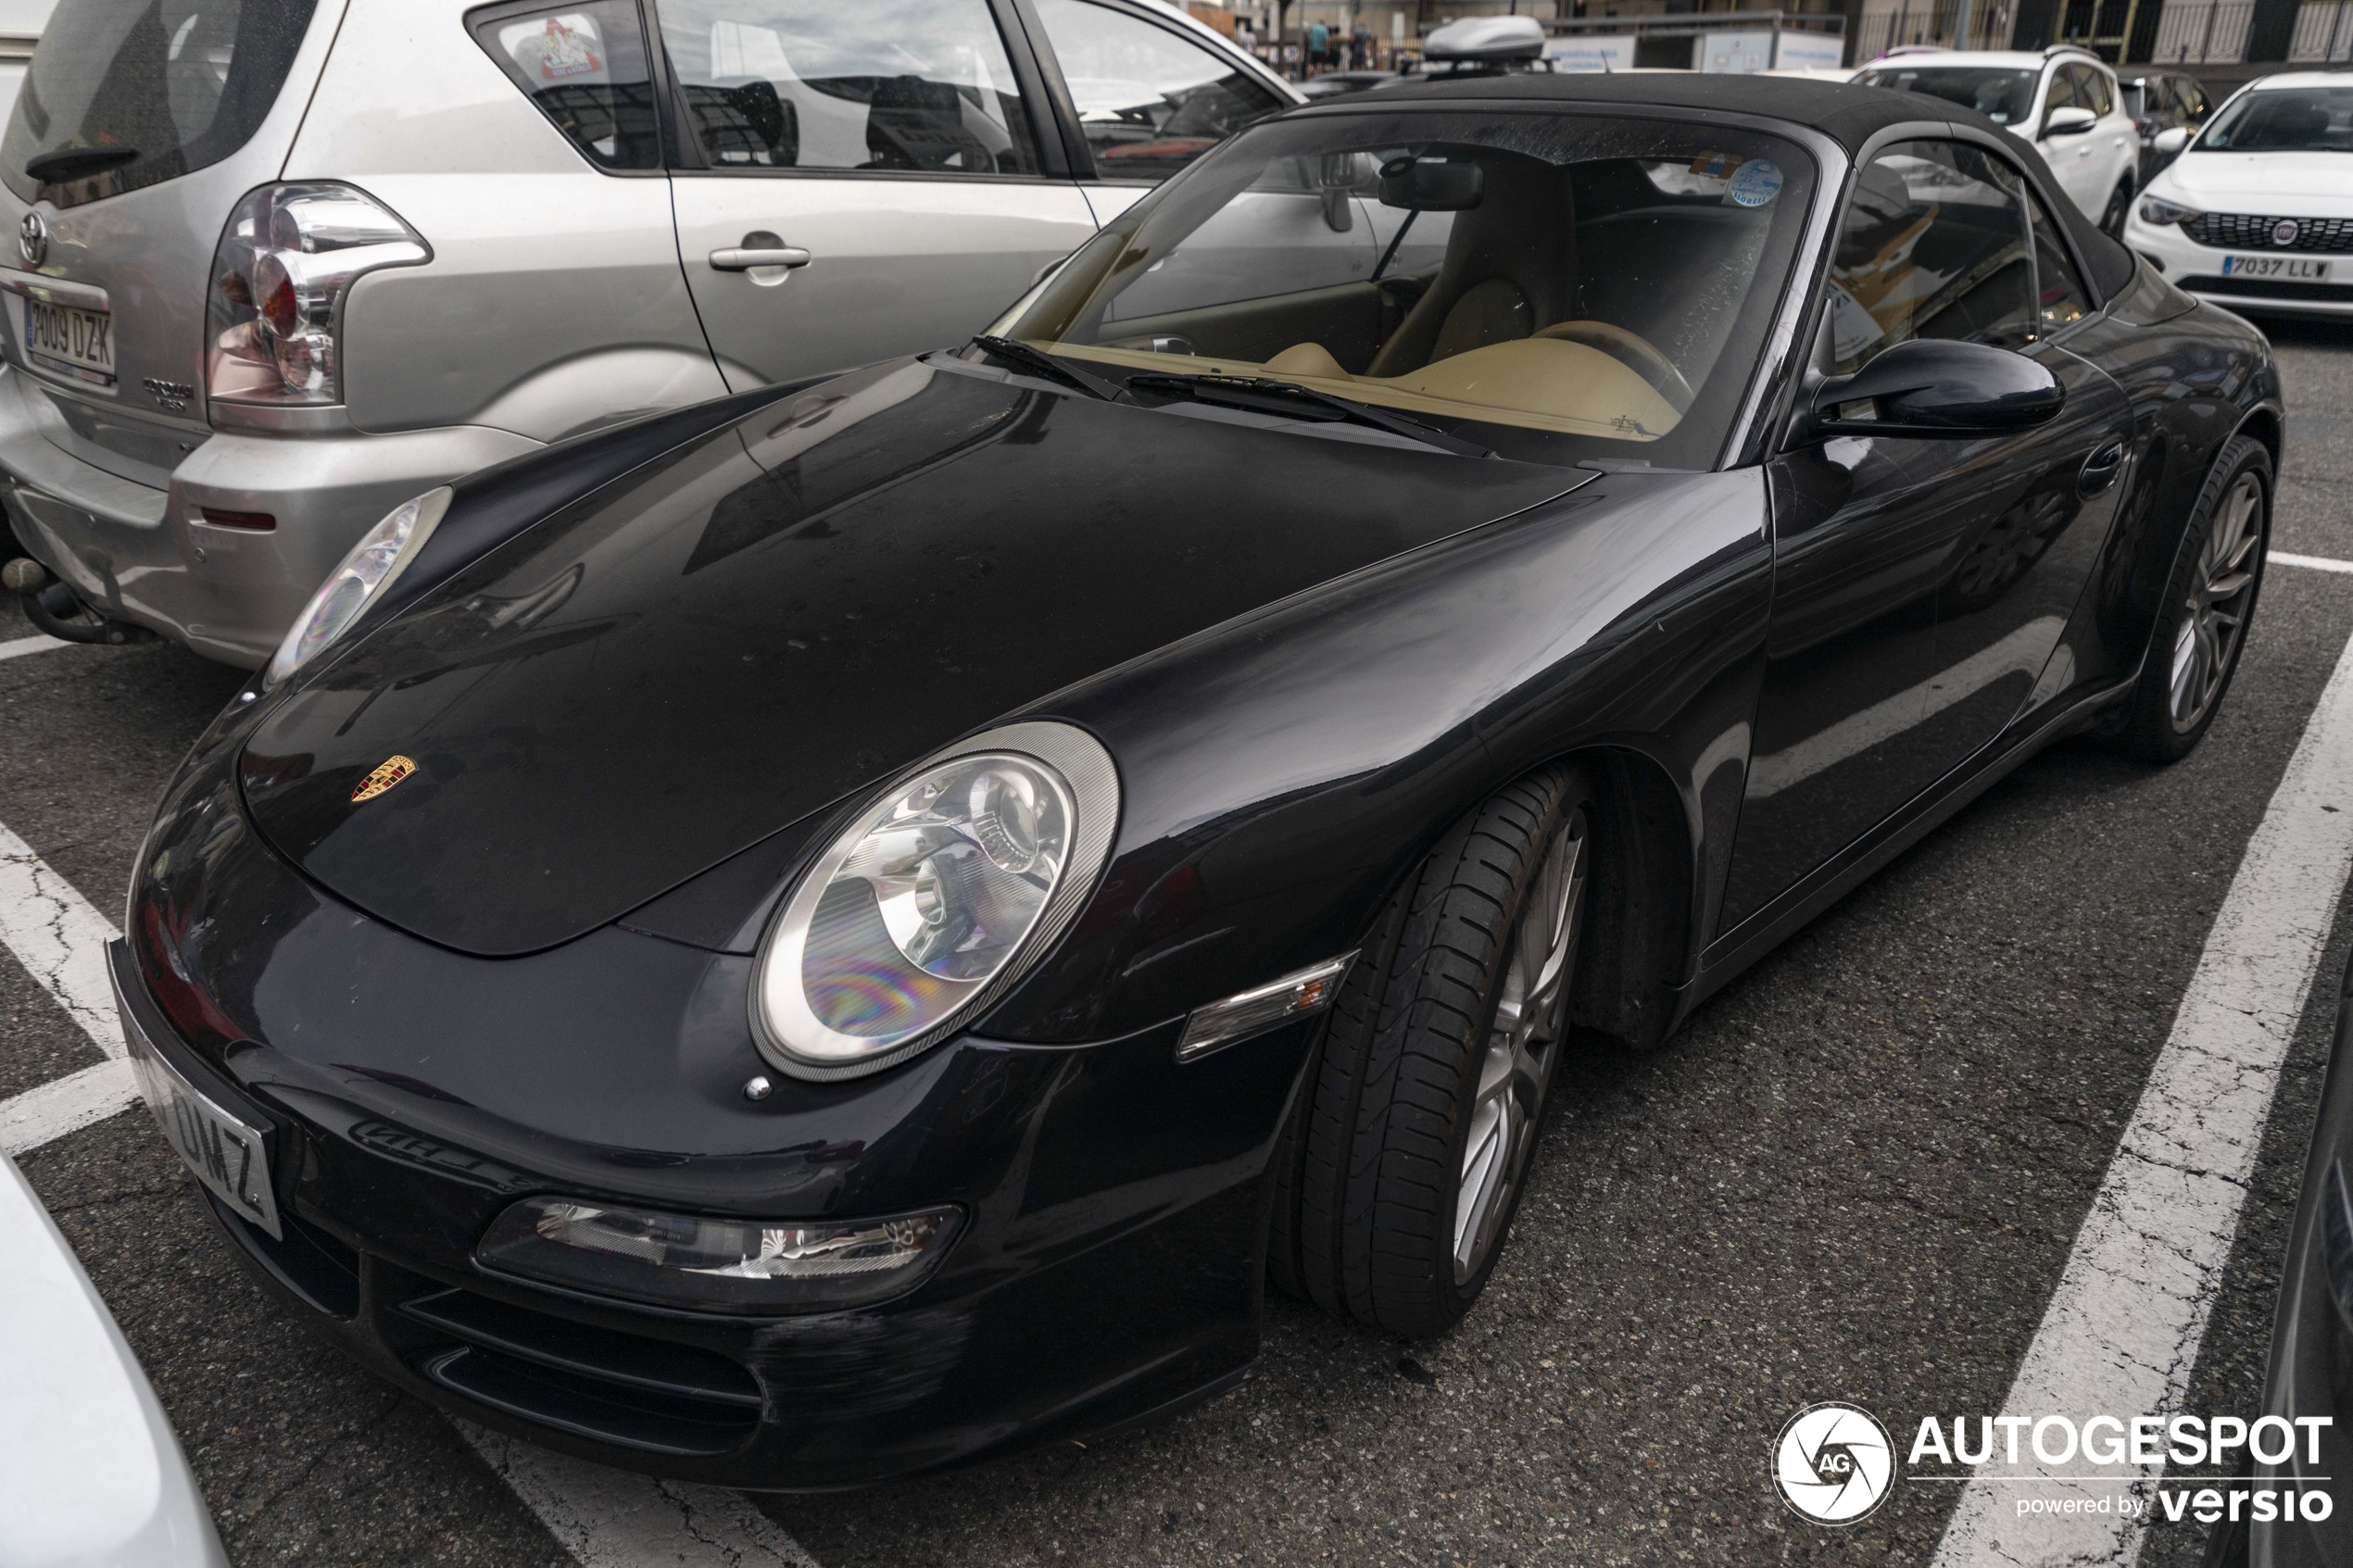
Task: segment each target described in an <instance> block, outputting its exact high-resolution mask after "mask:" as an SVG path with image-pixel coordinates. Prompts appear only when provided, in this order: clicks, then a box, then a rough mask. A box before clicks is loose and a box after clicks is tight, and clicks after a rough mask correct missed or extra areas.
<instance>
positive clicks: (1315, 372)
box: [1038, 337, 1682, 441]
mask: <svg viewBox="0 0 2353 1568" xmlns="http://www.w3.org/2000/svg"><path fill="white" fill-rule="evenodd" d="M1038 347H1040V348H1043V349H1045V350H1046V351H1047V352H1048V353H1050V354H1062V355H1067V356H1069V357H1070V358H1074V359H1091V360H1094V361H1097V362H1099V363H1101V364H1108V365H1120V366H1125V367H1126V368H1128V369H1131V370H1174V371H1177V372H1179V373H1183V374H1189V375H1219V376H1255V375H1268V376H1277V377H1280V378H1281V379H1282V380H1284V381H1291V382H1297V383H1299V384H1300V385H1302V386H1309V387H1315V388H1316V389H1317V390H1319V391H1323V392H1329V393H1332V394H1334V395H1338V396H1341V397H1353V398H1355V399H1356V400H1357V401H1359V402H1362V403H1372V404H1377V405H1378V406H1379V407H1381V408H1395V409H1397V410H1399V411H1400V412H1402V413H1420V414H1437V415H1440V416H1441V417H1444V418H1449V419H1458V420H1500V422H1503V423H1507V424H1516V425H1527V426H1529V427H1531V428H1534V429H1537V430H1556V431H1561V432H1564V433H1568V434H1572V435H1594V436H1601V437H1604V438H1606V439H1608V440H1612V441H1655V440H1657V439H1658V438H1659V437H1660V436H1662V435H1665V434H1666V433H1667V432H1668V431H1670V430H1673V429H1674V428H1675V425H1676V423H1677V421H1678V420H1680V419H1681V417H1682V416H1681V415H1680V414H1679V413H1678V412H1677V411H1676V409H1675V407H1674V405H1672V404H1670V403H1669V402H1667V399H1666V398H1664V397H1662V396H1660V395H1659V394H1658V393H1657V392H1656V391H1655V389H1654V388H1653V387H1652V386H1651V384H1650V383H1648V382H1646V381H1644V380H1643V379H1642V376H1641V374H1640V373H1638V372H1637V371H1635V370H1630V369H1629V368H1628V367H1627V366H1626V365H1624V364H1622V363H1620V362H1619V361H1618V360H1617V359H1616V358H1613V357H1611V356H1610V355H1608V354H1604V352H1602V351H1601V350H1600V349H1598V348H1594V347H1592V346H1591V345H1587V344H1582V343H1576V342H1572V341H1569V340H1567V339H1565V338H1554V337H1527V338H1517V339H1514V340H1512V341H1510V342H1505V343H1491V344H1489V345H1487V346H1485V347H1484V348H1472V349H1467V350H1466V351H1465V352H1463V353H1460V354H1455V355H1452V356H1450V357H1449V358H1443V359H1438V360H1433V361H1432V362H1431V363H1429V364H1427V365H1424V366H1421V367H1420V368H1419V369H1416V370H1408V371H1406V372H1405V373H1404V374H1403V375H1397V376H1352V375H1350V374H1349V373H1348V372H1347V371H1346V370H1342V369H1340V364H1339V362H1338V361H1337V360H1335V359H1334V358H1332V356H1331V355H1330V353H1328V352H1327V350H1326V349H1324V348H1323V347H1322V345H1318V344H1313V343H1302V344H1295V345H1292V346H1290V347H1289V348H1286V349H1284V350H1283V351H1282V352H1281V353H1279V354H1277V355H1275V356H1274V357H1273V358H1269V359H1267V360H1265V361H1264V362H1259V361H1253V360H1248V359H1229V358H1217V357H1213V356H1202V355H1190V354H1154V353H1151V352H1148V351H1146V350H1143V349H1133V348H1099V347H1096V346H1094V345H1090V344H1076V343H1041V344H1039V345H1038Z"/></svg>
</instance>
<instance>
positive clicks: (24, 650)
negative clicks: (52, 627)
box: [0, 637, 73, 659]
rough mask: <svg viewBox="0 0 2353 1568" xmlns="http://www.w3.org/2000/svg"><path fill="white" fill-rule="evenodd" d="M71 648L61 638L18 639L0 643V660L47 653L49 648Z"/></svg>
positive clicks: (69, 644)
mask: <svg viewBox="0 0 2353 1568" xmlns="http://www.w3.org/2000/svg"><path fill="white" fill-rule="evenodd" d="M71 646H73V645H72V644H71V643H69V642H67V641H66V640H65V639H63V638H62V637H19V638H17V639H16V640H15V641H14V642H8V643H0V659H18V658H21V657H22V656H23V655H25V654H29V653H47V652H48V651H49V650H50V649H51V648H69V647H71Z"/></svg>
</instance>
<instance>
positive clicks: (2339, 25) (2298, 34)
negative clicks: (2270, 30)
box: [2287, 0, 2353, 64]
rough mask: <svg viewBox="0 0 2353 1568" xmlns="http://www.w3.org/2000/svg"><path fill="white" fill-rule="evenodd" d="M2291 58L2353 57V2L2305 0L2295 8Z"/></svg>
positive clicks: (2307, 61)
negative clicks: (2294, 28) (2349, 3)
mask: <svg viewBox="0 0 2353 1568" xmlns="http://www.w3.org/2000/svg"><path fill="white" fill-rule="evenodd" d="M2287 57H2288V58H2289V59H2290V60H2291V61H2295V62H2298V63H2304V64H2316V63H2321V62H2330V63H2334V62H2336V61H2341V60H2346V59H2353V5H2347V3H2346V0H2305V4H2303V5H2301V6H2297V7H2296V31H2295V33H2294V34H2293V35H2292V36H2291V37H2290V38H2289V40H2288V45H2287Z"/></svg>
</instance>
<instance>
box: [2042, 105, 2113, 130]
mask: <svg viewBox="0 0 2353 1568" xmlns="http://www.w3.org/2000/svg"><path fill="white" fill-rule="evenodd" d="M2099 122H2100V117H2099V116H2098V115H2095V114H2094V113H2093V112H2092V111H2091V110H2089V109H2083V108H2075V107H2068V108H2063V109H2053V110H2052V111H2051V112H2050V113H2049V114H2048V115H2047V116H2045V118H2044V120H2043V134H2044V135H2045V136H2081V135H2082V134H2083V132H2086V131H2089V130H2090V129H2091V128H2092V127H2093V126H2095V125H2097V124H2098V123H2099Z"/></svg>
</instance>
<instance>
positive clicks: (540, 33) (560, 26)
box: [499, 11, 605, 82]
mask: <svg viewBox="0 0 2353 1568" xmlns="http://www.w3.org/2000/svg"><path fill="white" fill-rule="evenodd" d="M499 42H500V43H501V44H505V45H506V47H507V52H508V53H509V54H510V55H511V56H514V61H515V64H517V65H519V66H521V67H522V69H523V70H524V71H525V72H527V73H528V74H530V75H532V76H535V77H537V78H538V79H539V80H540V81H542V82H561V81H564V80H566V79H568V78H571V77H575V76H596V75H599V74H601V73H602V72H603V70H604V69H605V61H604V51H603V41H602V39H601V38H600V37H599V36H598V31H597V22H596V19H595V18H593V17H589V16H586V15H584V14H583V13H581V12H578V11H573V12H571V13H569V14H567V15H564V16H560V17H549V18H548V19H547V20H546V22H545V23H544V24H530V23H527V24H525V25H524V26H522V27H519V28H507V29H504V30H503V31H502V36H501V37H500V39H499Z"/></svg>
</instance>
